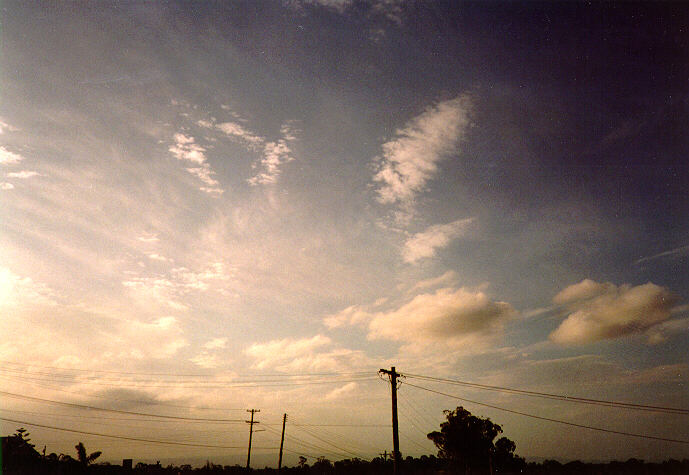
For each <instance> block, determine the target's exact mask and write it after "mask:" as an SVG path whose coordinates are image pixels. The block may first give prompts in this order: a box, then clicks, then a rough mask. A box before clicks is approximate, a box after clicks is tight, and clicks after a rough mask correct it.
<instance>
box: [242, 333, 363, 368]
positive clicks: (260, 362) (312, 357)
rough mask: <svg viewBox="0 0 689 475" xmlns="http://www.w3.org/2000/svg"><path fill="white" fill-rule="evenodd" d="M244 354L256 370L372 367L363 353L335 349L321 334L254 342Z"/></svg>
mask: <svg viewBox="0 0 689 475" xmlns="http://www.w3.org/2000/svg"><path fill="white" fill-rule="evenodd" d="M245 353H246V354H247V355H248V356H250V357H252V358H254V359H255V363H254V367H255V368H257V369H264V368H273V369H276V370H278V371H334V370H338V371H342V369H343V368H350V369H351V368H361V367H365V366H366V365H369V364H371V361H370V360H369V359H368V357H366V356H365V355H364V353H363V352H361V351H357V350H350V349H347V348H341V347H337V346H335V345H334V344H333V341H332V340H331V339H330V338H329V337H327V336H324V335H315V336H313V337H311V338H301V339H294V338H284V339H280V340H271V341H269V342H266V343H255V344H253V345H251V346H250V347H249V348H247V349H246V351H245Z"/></svg>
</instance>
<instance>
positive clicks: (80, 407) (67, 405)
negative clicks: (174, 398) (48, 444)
mask: <svg viewBox="0 0 689 475" xmlns="http://www.w3.org/2000/svg"><path fill="white" fill-rule="evenodd" d="M0 394H2V395H4V396H8V397H13V398H17V399H24V400H28V401H36V402H41V403H46V404H55V405H58V406H65V407H76V408H79V409H88V410H92V411H103V412H113V413H117V414H127V415H130V416H146V417H158V418H161V419H174V420H180V421H198V422H244V421H243V420H242V419H209V418H199V417H184V416H165V415H160V414H150V413H145V412H132V411H123V410H120V409H107V408H103V407H95V406H87V405H85V404H75V403H71V402H62V401H54V400H52V399H43V398H38V397H33V396H24V395H22V394H14V393H9V392H6V391H0Z"/></svg>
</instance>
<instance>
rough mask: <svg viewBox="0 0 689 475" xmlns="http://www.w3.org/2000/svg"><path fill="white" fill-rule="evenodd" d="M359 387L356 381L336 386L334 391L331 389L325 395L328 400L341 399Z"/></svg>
mask: <svg viewBox="0 0 689 475" xmlns="http://www.w3.org/2000/svg"><path fill="white" fill-rule="evenodd" d="M358 389H359V385H358V384H356V383H355V382H351V383H347V384H345V385H344V386H340V387H339V388H335V389H333V390H332V391H330V392H329V393H328V394H326V395H325V398H324V399H325V400H326V401H332V400H335V399H340V398H342V397H346V396H348V395H350V394H354V393H356V391H357V390H358Z"/></svg>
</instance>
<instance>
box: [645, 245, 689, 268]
mask: <svg viewBox="0 0 689 475" xmlns="http://www.w3.org/2000/svg"><path fill="white" fill-rule="evenodd" d="M685 254H689V245H687V246H681V247H677V248H675V249H670V250H669V251H664V252H660V253H658V254H654V255H652V256H648V257H642V258H641V259H638V260H637V261H635V262H634V264H637V265H639V264H643V263H644V262H648V261H652V260H655V259H659V258H661V257H668V256H683V255H685Z"/></svg>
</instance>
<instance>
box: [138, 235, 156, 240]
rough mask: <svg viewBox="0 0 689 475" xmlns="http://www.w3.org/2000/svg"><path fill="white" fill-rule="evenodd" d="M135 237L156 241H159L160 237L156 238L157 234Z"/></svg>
mask: <svg viewBox="0 0 689 475" xmlns="http://www.w3.org/2000/svg"><path fill="white" fill-rule="evenodd" d="M136 239H137V240H139V241H141V242H158V241H160V239H158V236H156V235H146V236H139V237H137V238H136Z"/></svg>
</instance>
